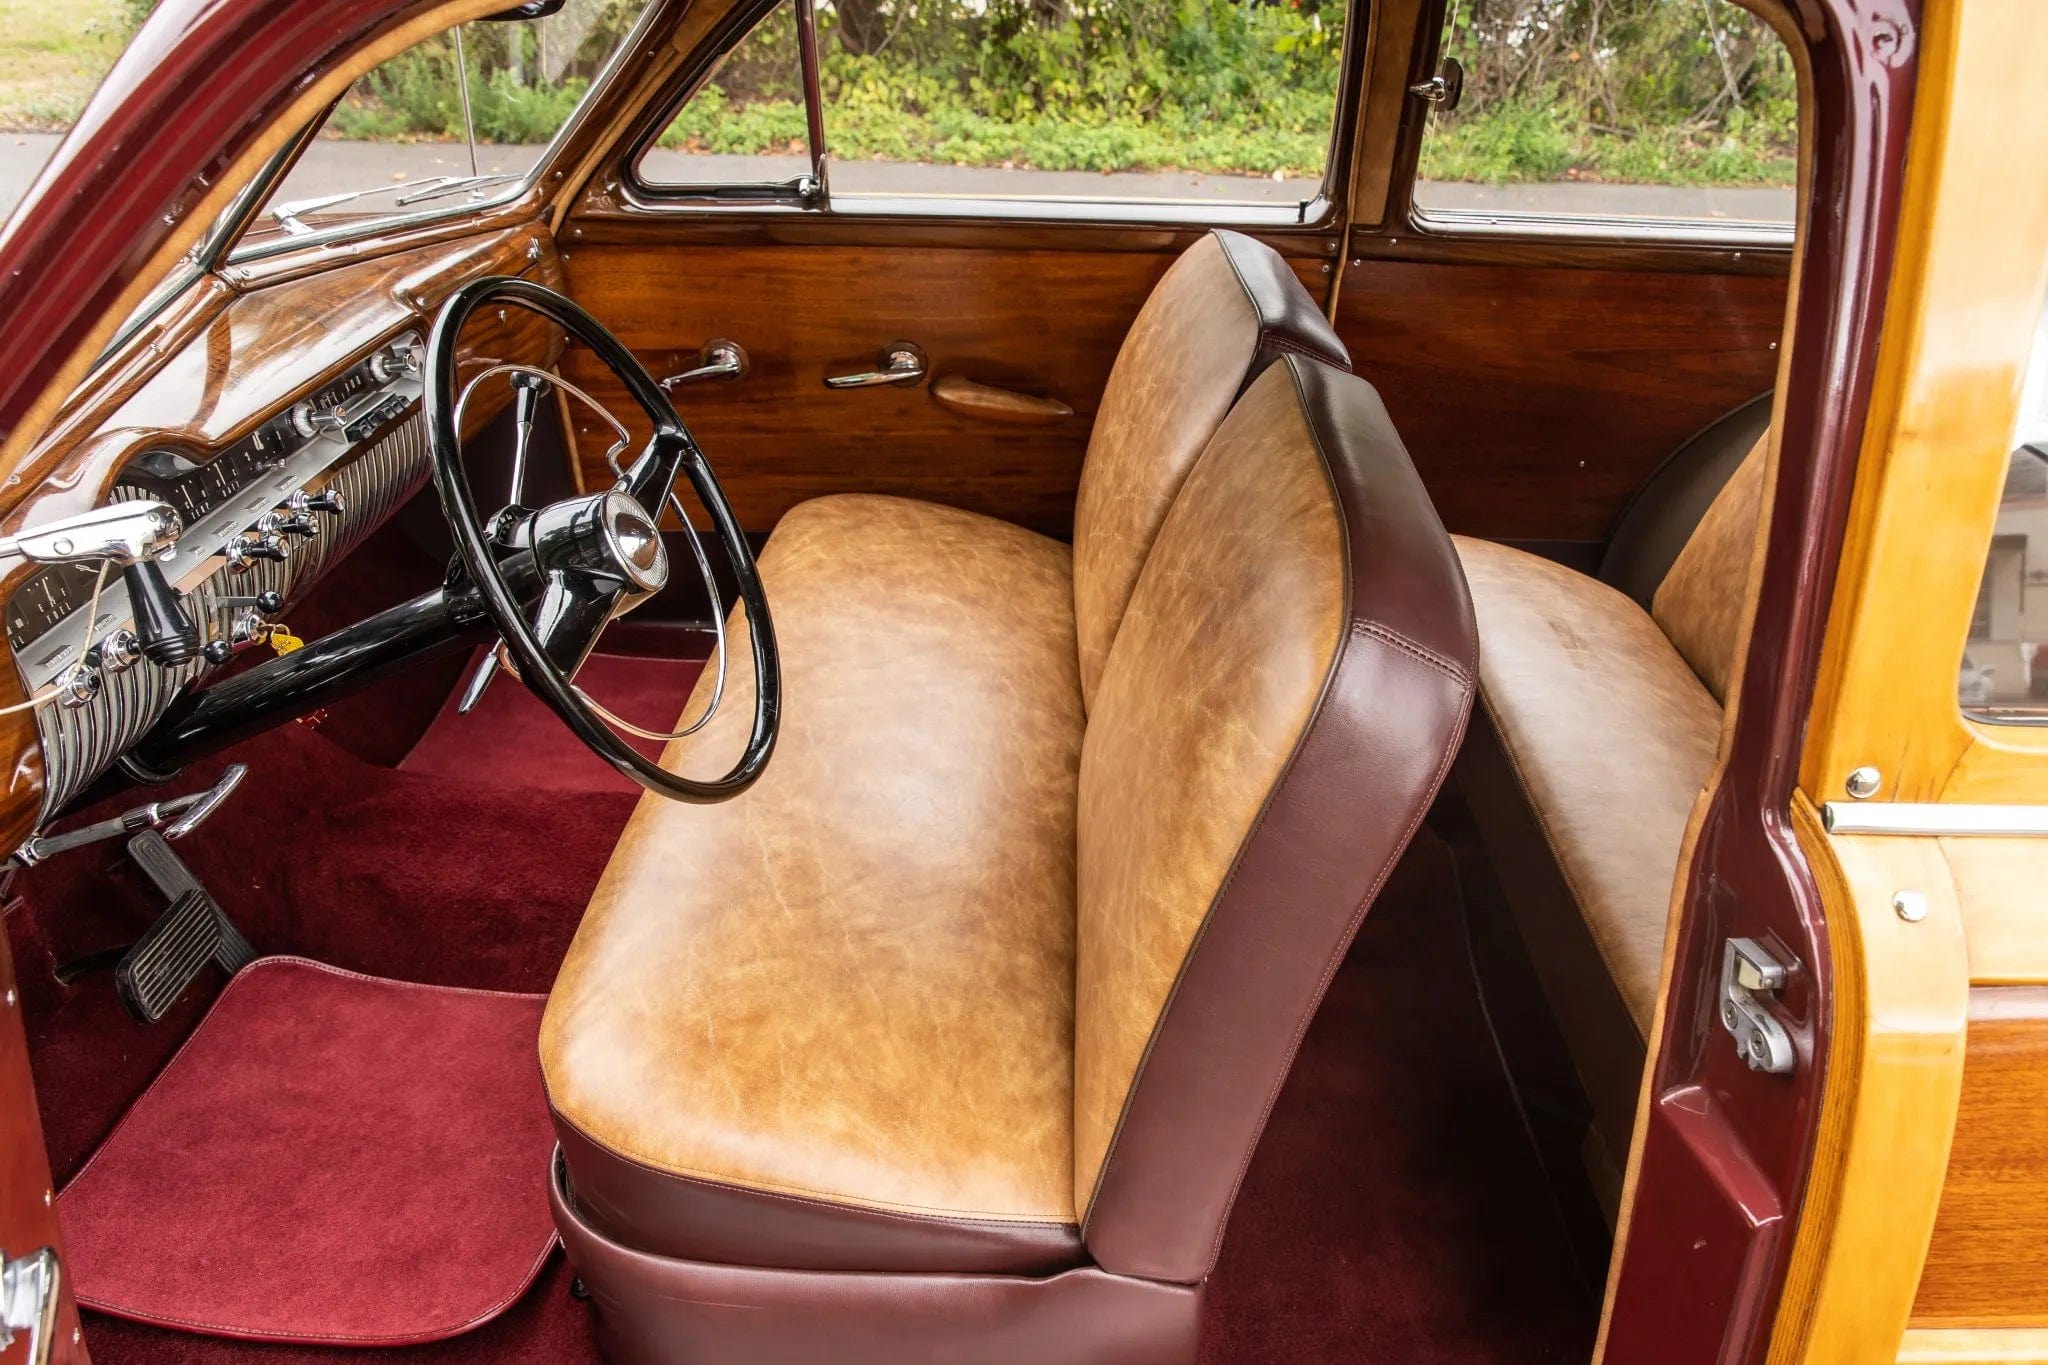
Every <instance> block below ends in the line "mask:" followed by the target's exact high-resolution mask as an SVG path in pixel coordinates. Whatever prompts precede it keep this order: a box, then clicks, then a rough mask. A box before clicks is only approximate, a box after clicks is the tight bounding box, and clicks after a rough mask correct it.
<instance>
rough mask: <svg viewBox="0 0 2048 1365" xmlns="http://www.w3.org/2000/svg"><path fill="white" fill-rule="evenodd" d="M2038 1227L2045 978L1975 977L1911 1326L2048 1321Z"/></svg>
mask: <svg viewBox="0 0 2048 1365" xmlns="http://www.w3.org/2000/svg"><path fill="white" fill-rule="evenodd" d="M2044 1229H2048V987H2043V986H1979V987H1976V988H1975V989H1973V990H1972V991H1971V992H1970V1024H1969V1035H1968V1043H1967V1046H1966V1049H1965V1053H1964V1060H1963V1093H1962V1101H1961V1104H1960V1105H1959V1107H1958V1109H1957V1113H1956V1129H1955V1138H1954V1140H1953V1142H1952V1143H1951V1145H1950V1148H1949V1159H1948V1176H1947V1180H1946V1182H1945V1183H1944V1184H1943V1186H1942V1192H1941V1210H1940V1213H1939V1214H1938V1215H1937V1216H1936V1218H1935V1223H1934V1240H1933V1242H1932V1244H1931V1245H1930V1246H1929V1247H1928V1251H1927V1264H1926V1266H1925V1268H1924V1269H1923V1270H1922V1272H1921V1275H1920V1289H1919V1293H1918V1295H1917V1296H1916V1297H1915V1299H1914V1301H1913V1324H1914V1326H1916V1327H1960V1326H2048V1241H2044V1237H2043V1230H2044Z"/></svg>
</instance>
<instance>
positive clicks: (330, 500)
mask: <svg viewBox="0 0 2048 1365" xmlns="http://www.w3.org/2000/svg"><path fill="white" fill-rule="evenodd" d="M284 505H285V508H286V510H288V511H290V512H291V513H292V514H293V515H294V516H299V517H303V516H306V515H307V514H309V513H312V512H325V513H327V514H328V515H329V516H335V517H339V516H345V515H346V514H347V513H348V499H346V498H344V497H342V495H341V490H340V489H339V488H323V489H321V490H320V491H319V492H317V493H308V492H306V491H305V490H304V489H301V490H300V491H298V492H296V493H294V494H292V495H291V496H290V497H289V498H286V499H285V503H284Z"/></svg>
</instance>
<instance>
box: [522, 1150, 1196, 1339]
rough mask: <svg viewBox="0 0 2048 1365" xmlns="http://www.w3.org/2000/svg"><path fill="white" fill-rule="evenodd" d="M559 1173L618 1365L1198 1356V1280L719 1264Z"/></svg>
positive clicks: (567, 1239)
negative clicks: (658, 1244) (610, 1226)
mask: <svg viewBox="0 0 2048 1365" xmlns="http://www.w3.org/2000/svg"><path fill="white" fill-rule="evenodd" d="M561 1177H562V1172H561V1169H560V1167H559V1165H558V1166H557V1168H556V1173H555V1178H554V1179H553V1180H550V1181H549V1182H548V1198H549V1203H550V1205H551V1206H552V1208H553V1210H554V1215H555V1225H556V1226H557V1227H559V1228H560V1229H561V1231H562V1245H563V1247H564V1248H565V1249H566V1250H567V1252H568V1255H569V1261H570V1263H571V1264H572V1265H574V1266H575V1267H576V1273H577V1275H578V1277H579V1278H581V1279H582V1281H583V1284H584V1287H585V1288H587V1289H588V1290H589V1291H590V1298H591V1305H592V1307H593V1308H594V1309H595V1310H596V1323H597V1340H598V1346H599V1349H600V1350H601V1351H602V1352H603V1353H604V1358H605V1359H606V1360H607V1361H610V1362H612V1365H653V1363H654V1362H662V1363H663V1365H672V1363H673V1362H675V1361H685V1360H686V1361H691V1362H693V1363H694V1362H702V1365H723V1363H724V1362H734V1363H735V1365H737V1363H738V1362H745V1365H817V1362H820V1361H831V1362H834V1365H868V1362H874V1365H900V1363H901V1362H908V1361H934V1362H936V1361H973V1362H975V1365H1191V1362H1193V1360H1194V1359H1195V1349H1196V1343H1197V1340H1198V1338H1199V1332H1200V1326H1201V1304H1202V1290H1201V1287H1200V1286H1199V1285H1197V1286H1192V1287H1190V1286H1185V1285H1165V1284H1151V1283H1148V1282H1146V1281H1143V1280H1132V1279H1125V1278H1122V1277H1120V1276H1116V1275H1111V1274H1108V1273H1106V1272H1104V1271H1102V1270H1100V1269H1098V1268H1096V1267H1094V1266H1081V1267H1078V1268H1076V1269H1072V1270H1067V1271H1064V1272H1062V1273H1060V1274H1057V1275H1052V1276H1050V1277H1047V1278H1043V1279H1032V1278H1026V1277H1021V1276H1009V1275H969V1274H957V1273H956V1274H925V1275H911V1274H860V1273H828V1274H820V1273H816V1272H813V1271H805V1270H791V1269H781V1268H778V1269H772V1270H770V1269H761V1268H756V1267H751V1266H735V1265H710V1264H705V1263H704V1262H702V1261H698V1260H691V1259H686V1258H682V1257H675V1256H660V1255H653V1254H650V1253H648V1252H646V1251H643V1250H637V1249H634V1248H632V1247H628V1246H623V1245H621V1244H620V1243H619V1242H617V1241H615V1240H614V1239H612V1238H610V1237H608V1236H606V1235H605V1234H604V1233H603V1232H602V1231H600V1230H599V1229H598V1228H597V1227H596V1226H594V1225H593V1223H592V1222H591V1221H590V1220H589V1218H588V1216H587V1215H588V1210H587V1209H586V1208H585V1207H584V1206H583V1203H582V1199H581V1192H580V1190H579V1191H578V1193H577V1194H575V1195H570V1194H568V1193H567V1192H566V1191H565V1189H564V1186H563V1183H562V1178H561Z"/></svg>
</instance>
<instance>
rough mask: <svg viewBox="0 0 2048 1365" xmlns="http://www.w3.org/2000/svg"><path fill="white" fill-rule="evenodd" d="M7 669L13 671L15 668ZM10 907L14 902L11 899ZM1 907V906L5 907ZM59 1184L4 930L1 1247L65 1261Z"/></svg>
mask: <svg viewBox="0 0 2048 1365" xmlns="http://www.w3.org/2000/svg"><path fill="white" fill-rule="evenodd" d="M9 672H12V670H11V669H10V670H9ZM9 908H11V907H9ZM4 913H5V911H4V910H0V914H4ZM54 1193H55V1186H54V1185H53V1184H52V1183H51V1180H50V1162H49V1158H48V1157H47V1156H46V1155H45V1153H44V1151H43V1127H42V1119H41V1117H40V1115H39V1114H38V1112H37V1110H36V1090H35V1083H34V1078H33V1077H31V1076H30V1075H29V1069H28V1039H27V1037H26V1036H24V1034H23V1033H22V1025H21V995H20V992H19V991H17V990H16V989H15V984H14V959H13V957H12V955H11V954H10V952H9V950H8V946H7V935H6V934H5V933H4V932H0V1251H5V1252H6V1253H7V1254H8V1255H9V1256H11V1257H20V1256H25V1255H28V1254H29V1253H31V1252H33V1251H35V1250H37V1249H39V1248H41V1247H46V1246H50V1247H56V1248H57V1255H58V1258H59V1265H60V1268H61V1269H63V1270H68V1269H69V1267H68V1266H63V1265H62V1258H63V1254H64V1248H63V1243H62V1238H61V1236H60V1235H59V1233H58V1229H57V1210H56V1206H55V1204H54V1202H53V1200H54ZM59 1288H60V1291H61V1293H62V1296H63V1297H62V1299H61V1302H60V1305H59V1307H58V1311H57V1331H56V1337H55V1342H54V1345H53V1348H52V1350H51V1352H50V1359H51V1360H52V1361H53V1362H56V1363H57V1365H71V1362H82V1361H84V1360H85V1358H86V1355H85V1348H84V1347H83V1346H82V1345H80V1344H79V1342H78V1341H77V1340H76V1339H75V1335H74V1334H75V1333H76V1332H77V1330H78V1309H77V1307H76V1306H75V1305H74V1304H73V1302H72V1297H71V1282H70V1279H69V1277H68V1276H66V1277H64V1278H63V1279H61V1280H60V1282H59ZM27 1361H28V1339H27V1336H26V1335H25V1334H23V1335H21V1336H19V1337H17V1339H16V1340H15V1343H14V1345H13V1346H11V1347H9V1348H8V1349H6V1350H4V1351H0V1365H27Z"/></svg>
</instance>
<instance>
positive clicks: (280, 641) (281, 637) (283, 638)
mask: <svg viewBox="0 0 2048 1365" xmlns="http://www.w3.org/2000/svg"><path fill="white" fill-rule="evenodd" d="M270 647H271V648H272V649H274V650H276V651H277V652H278V653H280V654H289V653H291V652H292V651H293V650H295V649H304V648H305V647H306V642H305V641H304V640H301V639H300V638H299V637H298V636H296V635H294V634H292V633H291V632H290V631H288V630H285V629H284V628H283V627H281V626H279V627H273V628H272V629H271V632H270Z"/></svg>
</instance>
